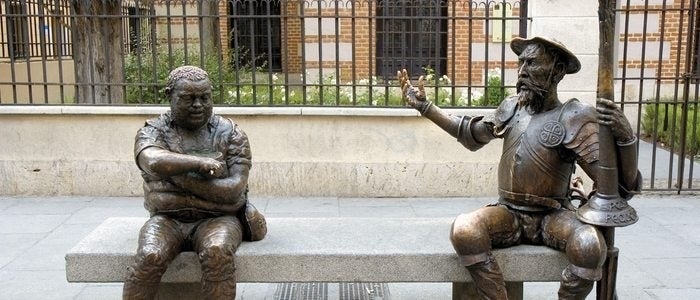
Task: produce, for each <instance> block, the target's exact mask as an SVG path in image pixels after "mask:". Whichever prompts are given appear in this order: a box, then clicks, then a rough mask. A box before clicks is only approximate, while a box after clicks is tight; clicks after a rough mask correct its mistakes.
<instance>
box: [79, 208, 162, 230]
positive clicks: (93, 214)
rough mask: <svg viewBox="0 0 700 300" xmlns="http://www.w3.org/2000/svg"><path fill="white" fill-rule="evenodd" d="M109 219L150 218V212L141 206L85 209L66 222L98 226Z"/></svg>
mask: <svg viewBox="0 0 700 300" xmlns="http://www.w3.org/2000/svg"><path fill="white" fill-rule="evenodd" d="M109 217H148V211H146V209H145V208H143V205H139V206H114V207H85V208H83V209H81V210H78V211H77V212H75V213H74V214H72V215H71V216H70V218H69V219H67V220H66V223H67V224H91V225H92V226H97V225H98V224H100V223H102V221H104V220H106V219H107V218H109Z"/></svg>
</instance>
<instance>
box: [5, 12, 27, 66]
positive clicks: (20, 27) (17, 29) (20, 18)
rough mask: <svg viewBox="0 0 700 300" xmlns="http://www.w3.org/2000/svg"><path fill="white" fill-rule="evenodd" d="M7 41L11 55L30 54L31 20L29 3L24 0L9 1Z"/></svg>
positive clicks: (16, 57)
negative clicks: (28, 13)
mask: <svg viewBox="0 0 700 300" xmlns="http://www.w3.org/2000/svg"><path fill="white" fill-rule="evenodd" d="M6 3H7V10H6V11H7V33H8V36H7V42H8V47H7V48H8V51H9V57H11V58H14V59H20V58H27V57H28V56H29V21H28V20H27V17H26V15H27V4H26V2H24V1H7V2H6Z"/></svg>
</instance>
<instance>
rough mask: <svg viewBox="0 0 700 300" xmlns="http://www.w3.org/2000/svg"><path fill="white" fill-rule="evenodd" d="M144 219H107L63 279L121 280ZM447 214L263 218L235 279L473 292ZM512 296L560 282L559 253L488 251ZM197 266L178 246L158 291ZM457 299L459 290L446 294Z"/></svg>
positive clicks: (183, 283) (74, 252) (169, 289)
mask: <svg viewBox="0 0 700 300" xmlns="http://www.w3.org/2000/svg"><path fill="white" fill-rule="evenodd" d="M145 221H146V219H145V218H109V219H107V220H105V221H104V222H103V223H102V224H101V225H99V226H98V227H97V228H96V229H95V230H94V231H93V232H92V233H90V234H89V235H88V236H87V237H85V238H84V239H83V240H82V241H80V242H79V243H78V244H77V245H76V246H75V247H73V249H71V250H70V251H69V252H68V253H67V254H66V276H67V279H68V281H69V282H123V279H124V277H125V274H126V268H127V266H128V265H130V264H131V263H132V262H133V261H134V256H135V254H136V247H137V237H138V231H139V229H140V228H141V226H142V225H143V223H144V222H145ZM451 221H452V219H450V218H268V229H269V231H268V235H267V237H265V239H264V240H262V241H258V242H254V243H248V242H244V243H243V244H242V245H241V247H240V248H239V249H238V251H237V253H236V268H237V272H236V276H237V279H238V282H452V283H453V294H454V295H459V294H461V293H462V291H467V293H474V292H475V291H474V287H473V285H472V284H471V283H470V282H471V278H470V276H469V273H468V272H467V270H466V269H465V268H464V267H462V266H460V264H459V261H458V258H457V255H456V254H455V252H454V250H453V248H452V245H451V244H450V242H449V238H448V236H449V230H450V224H451ZM494 255H495V257H496V259H497V260H498V261H499V264H500V266H501V269H502V271H503V273H504V276H505V280H506V281H507V287H508V290H509V294H510V298H511V299H521V298H522V293H523V285H522V283H523V282H531V281H559V279H560V274H561V270H562V269H563V268H564V267H565V265H566V263H567V262H566V257H565V255H564V254H563V253H561V252H557V251H554V250H552V249H549V248H546V247H541V246H527V245H522V246H517V247H512V248H507V249H499V250H495V251H494ZM200 276H201V271H200V268H199V262H198V261H197V258H196V256H195V254H194V253H193V252H183V253H181V254H180V255H179V256H178V257H177V258H176V260H175V261H174V262H173V263H172V264H171V265H170V267H169V268H168V271H167V272H166V273H165V275H164V276H163V279H162V283H161V287H160V292H159V296H162V297H163V298H169V299H172V298H174V297H175V295H177V296H180V297H182V298H193V297H196V296H192V295H193V294H192V293H196V292H198V291H199V279H200ZM453 298H454V299H460V298H459V296H453Z"/></svg>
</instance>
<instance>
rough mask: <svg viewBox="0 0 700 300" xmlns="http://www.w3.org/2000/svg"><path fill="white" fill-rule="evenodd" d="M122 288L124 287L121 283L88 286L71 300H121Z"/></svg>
mask: <svg viewBox="0 0 700 300" xmlns="http://www.w3.org/2000/svg"><path fill="white" fill-rule="evenodd" d="M123 286H124V285H123V284H121V283H111V284H88V285H86V286H85V287H84V288H83V289H82V290H81V291H80V293H78V294H77V295H76V296H75V298H73V299H74V300H95V299H100V300H121V299H122V288H123Z"/></svg>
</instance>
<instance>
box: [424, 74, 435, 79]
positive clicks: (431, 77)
mask: <svg viewBox="0 0 700 300" xmlns="http://www.w3.org/2000/svg"><path fill="white" fill-rule="evenodd" d="M433 77H435V75H434V74H428V75H425V80H427V81H431V80H433Z"/></svg>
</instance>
